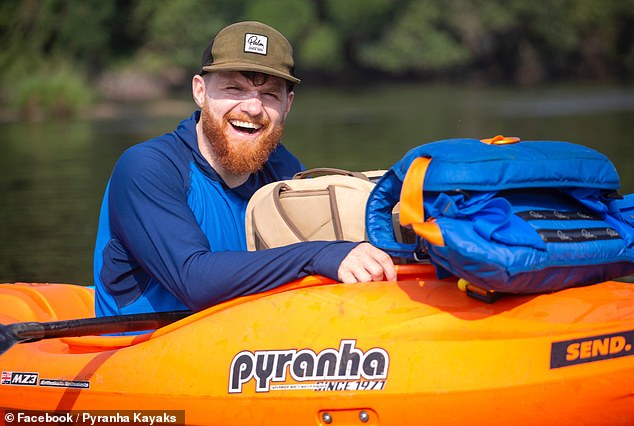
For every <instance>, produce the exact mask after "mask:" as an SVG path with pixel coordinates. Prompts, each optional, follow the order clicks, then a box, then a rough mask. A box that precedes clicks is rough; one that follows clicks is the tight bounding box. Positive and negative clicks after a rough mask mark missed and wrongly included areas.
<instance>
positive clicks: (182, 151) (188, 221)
mask: <svg viewBox="0 0 634 426" xmlns="http://www.w3.org/2000/svg"><path fill="white" fill-rule="evenodd" d="M293 64H294V62H293V56H292V47H291V45H290V44H289V42H288V41H287V40H286V38H284V36H283V35H282V34H280V33H279V32H278V31H276V30H275V29H273V28H271V27H269V26H267V25H264V24H262V23H259V22H241V23H237V24H233V25H230V26H228V27H226V28H224V29H222V30H221V31H220V32H219V33H218V34H217V35H216V37H215V38H214V39H213V40H212V42H211V43H210V44H209V46H208V47H207V49H206V50H205V52H204V54H203V62H202V70H201V72H200V74H198V75H195V76H194V77H193V78H192V94H193V98H194V101H195V102H196V104H197V105H198V106H199V107H200V111H196V112H195V113H194V114H193V115H192V116H191V117H190V118H188V119H185V120H183V121H182V122H181V123H180V125H179V126H178V128H177V129H176V130H175V131H174V132H172V133H169V134H166V135H163V136H160V137H158V138H155V139H152V140H150V141H147V142H145V143H142V144H139V145H136V146H133V147H131V148H129V149H128V150H127V151H126V152H125V153H124V154H123V155H122V156H121V158H120V159H119V161H118V162H117V165H116V166H115V168H114V171H113V173H112V176H111V178H110V181H109V182H108V187H107V189H106V194H105V196H104V200H103V204H102V208H101V214H100V220H99V231H98V235H97V242H96V248H95V258H94V266H95V268H94V273H95V287H96V297H95V310H96V314H97V315H98V316H105V315H115V314H127V313H137V312H153V311H169V310H179V309H185V308H189V309H192V310H200V309H204V308H206V307H208V306H211V305H214V304H217V303H219V302H222V301H225V300H228V299H231V298H234V297H237V296H241V295H246V294H251V293H257V292H261V291H266V290H269V289H272V288H275V287H277V286H279V285H281V284H284V283H287V282H289V281H293V280H295V279H298V278H301V277H303V276H306V275H310V274H321V275H325V276H328V277H331V278H333V279H338V280H340V281H342V282H346V283H352V282H357V281H372V280H375V281H376V280H381V279H384V277H385V278H386V279H388V280H393V279H395V278H396V274H395V270H394V265H393V263H392V261H391V259H390V258H389V256H388V255H387V254H385V253H384V252H382V251H380V250H378V249H377V248H375V247H373V246H371V245H370V244H368V243H361V244H359V243H352V242H344V241H331V242H325V241H320V242H306V243H299V244H294V245H290V246H286V247H281V248H275V249H270V250H262V251H258V252H247V251H246V237H245V229H244V228H245V227H244V217H245V209H246V205H247V202H248V200H249V198H250V197H251V195H252V194H253V193H254V192H255V191H256V190H257V189H258V188H260V187H261V186H263V185H265V184H267V183H269V182H272V181H276V180H281V179H289V178H290V177H292V175H293V174H295V173H296V172H298V171H300V170H302V169H303V166H302V164H301V163H300V162H299V160H297V158H295V157H294V156H293V155H292V154H291V153H290V152H289V151H287V150H286V148H285V147H284V146H283V145H281V144H280V138H281V135H282V132H283V126H284V121H285V119H286V116H287V114H288V113H289V111H290V109H291V105H292V102H293V98H294V92H293V85H294V84H297V83H299V81H300V80H299V79H298V78H296V77H295V76H294V70H293Z"/></svg>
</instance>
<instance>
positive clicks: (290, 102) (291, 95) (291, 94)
mask: <svg viewBox="0 0 634 426" xmlns="http://www.w3.org/2000/svg"><path fill="white" fill-rule="evenodd" d="M287 99H288V102H287V104H286V111H284V120H286V116H287V115H288V113H289V112H290V111H291V105H293V99H295V92H293V91H291V92H289V93H288V98H287Z"/></svg>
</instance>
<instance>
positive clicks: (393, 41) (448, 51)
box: [361, 0, 468, 73]
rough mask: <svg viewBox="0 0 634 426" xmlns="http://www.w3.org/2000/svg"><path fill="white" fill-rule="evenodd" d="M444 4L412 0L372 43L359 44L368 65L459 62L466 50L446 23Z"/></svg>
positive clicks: (433, 66) (423, 66)
mask: <svg viewBox="0 0 634 426" xmlns="http://www.w3.org/2000/svg"><path fill="white" fill-rule="evenodd" d="M446 11H447V8H446V6H445V5H443V4H441V3H439V2H437V1H432V0H421V1H417V2H412V3H410V4H409V7H407V8H405V9H403V11H402V13H401V14H400V15H399V16H397V17H396V19H395V21H394V23H392V24H391V25H389V28H388V29H387V30H386V31H385V32H384V33H383V37H382V38H381V39H380V40H379V41H378V42H377V43H375V44H372V45H370V46H367V47H362V49H361V56H362V59H363V62H364V63H366V64H367V65H368V66H371V67H374V68H377V69H380V70H384V71H388V72H394V73H403V72H407V71H410V72H412V71H430V70H434V71H435V70H440V69H446V68H451V67H453V66H456V65H461V64H463V63H464V62H465V61H466V60H467V59H468V55H467V51H466V50H465V48H464V47H463V45H462V44H461V43H460V40H459V39H457V38H456V36H455V35H454V34H452V31H451V29H452V28H451V27H450V26H449V25H447V23H448V22H447V16H446Z"/></svg>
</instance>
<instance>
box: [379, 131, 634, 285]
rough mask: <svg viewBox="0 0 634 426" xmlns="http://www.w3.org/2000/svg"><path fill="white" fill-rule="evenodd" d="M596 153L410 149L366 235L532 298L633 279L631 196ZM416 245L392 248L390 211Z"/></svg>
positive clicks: (382, 193) (453, 143)
mask: <svg viewBox="0 0 634 426" xmlns="http://www.w3.org/2000/svg"><path fill="white" fill-rule="evenodd" d="M618 188H619V177H618V174H617V172H616V170H615V168H614V166H613V164H612V163H611V162H610V161H609V160H608V159H607V158H606V157H605V156H604V155H602V154H600V153H598V152H596V151H594V150H592V149H590V148H587V147H583V146H580V145H575V144H572V143H567V142H556V141H522V142H519V140H518V139H517V138H504V137H502V136H498V137H496V138H492V139H488V140H482V141H480V140H477V139H448V140H443V141H438V142H433V143H429V144H425V145H422V146H419V147H417V148H414V149H412V150H411V151H409V152H408V153H407V154H406V155H405V156H404V157H403V159H401V160H400V161H399V162H398V163H396V164H395V165H394V166H393V167H392V168H391V169H390V170H388V172H386V173H385V175H384V176H383V177H382V178H381V179H380V180H379V182H378V183H377V185H376V187H375V188H374V190H373V191H372V193H371V194H370V198H369V199H368V204H367V210H366V229H367V233H368V237H369V240H370V242H371V243H372V244H374V245H376V246H378V247H380V248H383V249H384V250H385V251H387V252H388V253H390V254H391V255H393V256H398V257H402V258H406V259H413V258H415V257H417V253H418V256H428V257H429V259H430V260H431V262H432V263H433V264H434V265H435V266H436V268H437V271H438V274H439V276H440V277H443V276H447V275H449V274H451V275H455V276H457V277H460V278H463V279H465V280H467V281H468V282H470V283H473V284H475V285H476V286H478V287H481V288H483V289H486V290H492V291H496V292H502V293H540V292H550V291H556V290H560V289H563V288H566V287H570V286H573V285H578V284H591V283H596V282H600V281H605V280H608V279H611V278H616V277H620V276H624V275H628V274H631V273H634V194H633V195H629V196H627V197H625V198H624V197H621V196H619V195H618V194H617V192H616V191H617V189H618ZM399 202H400V217H401V219H400V220H401V224H402V225H404V226H408V227H410V228H412V229H413V230H414V231H415V233H416V235H417V243H416V244H404V243H400V242H397V241H396V239H395V237H394V231H393V227H392V209H393V208H394V206H395V205H396V204H397V203H399Z"/></svg>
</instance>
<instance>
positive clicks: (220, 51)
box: [201, 21, 300, 84]
mask: <svg viewBox="0 0 634 426" xmlns="http://www.w3.org/2000/svg"><path fill="white" fill-rule="evenodd" d="M294 65H295V63H294V61H293V47H292V46H291V44H290V43H289V42H288V40H287V39H286V37H284V36H283V35H282V33H280V32H279V31H277V30H276V29H274V28H272V27H270V26H268V25H265V24H263V23H261V22H256V21H246V22H238V23H235V24H232V25H229V26H227V27H225V28H223V29H222V30H220V31H219V32H218V34H216V36H215V37H214V38H213V40H212V41H211V42H210V43H209V46H207V48H206V49H205V52H204V53H203V58H202V65H201V66H202V71H203V72H214V71H255V72H261V73H264V74H269V75H273V76H276V77H281V78H283V79H285V80H288V81H290V82H292V83H295V84H297V83H299V82H300V80H299V79H298V78H297V77H295V76H294Z"/></svg>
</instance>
